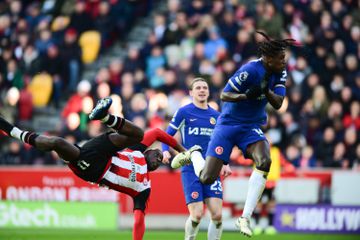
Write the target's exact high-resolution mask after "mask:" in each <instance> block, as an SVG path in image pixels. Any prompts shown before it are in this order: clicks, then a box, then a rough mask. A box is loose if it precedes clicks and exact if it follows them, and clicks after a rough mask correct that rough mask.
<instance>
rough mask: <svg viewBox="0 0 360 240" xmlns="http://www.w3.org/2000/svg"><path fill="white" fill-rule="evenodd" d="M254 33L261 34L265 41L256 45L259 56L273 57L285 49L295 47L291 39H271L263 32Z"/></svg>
mask: <svg viewBox="0 0 360 240" xmlns="http://www.w3.org/2000/svg"><path fill="white" fill-rule="evenodd" d="M256 32H257V33H259V34H261V35H262V36H263V37H264V38H265V39H266V41H263V42H260V43H259V44H258V46H259V53H260V55H264V56H269V57H274V56H275V55H277V54H278V53H279V52H281V51H284V50H285V49H286V47H290V46H296V45H297V44H296V41H295V40H294V39H292V38H288V39H271V38H270V37H269V36H268V35H266V34H265V33H264V32H260V31H256Z"/></svg>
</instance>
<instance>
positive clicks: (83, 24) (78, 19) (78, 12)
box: [70, 0, 94, 35]
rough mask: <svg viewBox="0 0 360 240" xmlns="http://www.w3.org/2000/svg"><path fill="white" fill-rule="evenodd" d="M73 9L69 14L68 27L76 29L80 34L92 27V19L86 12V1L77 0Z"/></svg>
mask: <svg viewBox="0 0 360 240" xmlns="http://www.w3.org/2000/svg"><path fill="white" fill-rule="evenodd" d="M74 10H75V11H74V12H73V13H72V14H71V16H70V27H72V28H74V29H76V30H77V31H78V32H79V35H81V34H82V33H83V32H85V31H88V30H91V29H94V21H93V19H92V18H91V15H90V14H89V13H87V12H86V1H84V0H77V1H76V4H75V9H74Z"/></svg>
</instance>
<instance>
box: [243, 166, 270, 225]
mask: <svg viewBox="0 0 360 240" xmlns="http://www.w3.org/2000/svg"><path fill="white" fill-rule="evenodd" d="M265 183H266V178H265V177H264V172H260V171H258V170H256V169H254V170H253V172H252V174H251V176H250V179H249V188H248V192H247V196H246V201H245V206H244V211H243V214H242V217H245V218H247V219H250V217H251V215H252V213H253V211H254V209H255V207H256V204H257V202H258V201H259V199H260V197H261V194H262V193H263V191H264V188H265Z"/></svg>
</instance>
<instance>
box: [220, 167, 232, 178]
mask: <svg viewBox="0 0 360 240" xmlns="http://www.w3.org/2000/svg"><path fill="white" fill-rule="evenodd" d="M231 174H232V170H231V168H230V166H229V165H223V166H222V168H221V171H220V175H221V176H223V177H224V178H226V177H228V176H230V175H231Z"/></svg>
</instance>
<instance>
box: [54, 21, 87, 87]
mask: <svg viewBox="0 0 360 240" xmlns="http://www.w3.org/2000/svg"><path fill="white" fill-rule="evenodd" d="M77 40H78V33H77V31H76V30H75V29H74V28H69V29H68V30H66V32H65V36H64V40H63V42H62V44H61V45H60V46H59V48H60V49H61V51H60V56H61V60H62V61H63V63H64V65H65V66H64V73H63V74H62V75H63V76H64V84H66V85H67V87H66V90H67V91H68V92H69V93H73V92H75V90H76V86H77V84H78V79H79V78H80V74H81V68H82V65H81V54H82V52H81V48H80V46H79V43H78V42H77Z"/></svg>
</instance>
